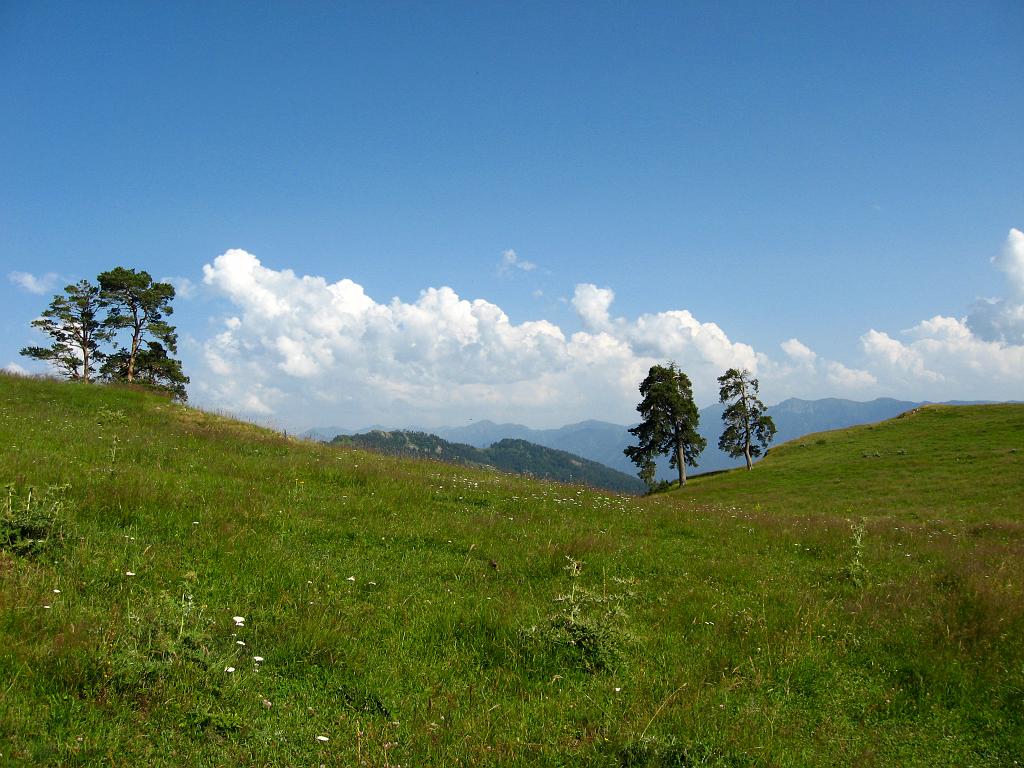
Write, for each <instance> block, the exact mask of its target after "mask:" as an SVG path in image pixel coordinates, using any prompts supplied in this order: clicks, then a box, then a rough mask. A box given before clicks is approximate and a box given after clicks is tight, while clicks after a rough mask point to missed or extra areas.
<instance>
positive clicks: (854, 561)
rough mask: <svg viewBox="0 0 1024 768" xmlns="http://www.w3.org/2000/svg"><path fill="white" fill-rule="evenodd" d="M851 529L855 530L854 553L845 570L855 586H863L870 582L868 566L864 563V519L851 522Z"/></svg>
mask: <svg viewBox="0 0 1024 768" xmlns="http://www.w3.org/2000/svg"><path fill="white" fill-rule="evenodd" d="M850 530H851V531H853V554H852V556H851V558H850V562H849V563H847V564H846V568H844V569H843V570H844V572H845V575H846V577H847V578H848V579H849V580H850V581H851V582H853V585H854V586H856V587H863V586H865V585H866V584H867V582H868V567H867V566H866V565H864V534H865V532H866V531H865V528H864V521H863V520H861V521H860V522H858V523H853V524H851V525H850Z"/></svg>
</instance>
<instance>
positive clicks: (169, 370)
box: [98, 267, 188, 393]
mask: <svg viewBox="0 0 1024 768" xmlns="http://www.w3.org/2000/svg"><path fill="white" fill-rule="evenodd" d="M98 280H99V283H100V298H101V300H102V302H103V305H104V306H105V307H108V308H109V310H108V313H107V317H106V320H104V325H105V326H106V327H107V329H108V330H109V331H110V332H111V335H113V334H115V333H117V332H118V331H121V330H127V331H128V344H127V345H123V346H121V347H120V348H119V349H118V350H117V352H115V353H114V354H113V355H111V356H110V360H108V362H107V365H105V366H104V369H103V373H104V375H106V376H107V377H108V378H111V379H117V380H121V381H127V382H134V381H135V380H136V379H139V378H141V380H142V381H144V382H146V383H154V382H155V381H160V382H162V384H163V385H166V386H164V387H163V388H167V389H171V390H172V391H176V392H180V393H184V384H185V383H187V382H188V378H187V377H185V376H184V374H182V373H181V362H180V361H178V360H175V359H173V358H171V357H170V355H172V354H177V352H178V346H177V344H178V335H177V333H176V332H175V329H174V326H173V325H170V324H169V323H168V322H166V321H165V320H164V316H165V315H170V314H172V313H173V312H174V308H173V307H172V306H171V301H172V300H173V299H174V286H173V285H171V284H170V283H156V282H153V278H152V277H151V276H150V274H149V273H148V272H146V271H141V272H136V271H135V270H134V269H125V268H124V267H117V268H115V269H112V270H109V271H107V272H103V273H101V274H100V275H99V277H98ZM144 344H145V346H144ZM140 374H141V376H140ZM175 387H177V389H175Z"/></svg>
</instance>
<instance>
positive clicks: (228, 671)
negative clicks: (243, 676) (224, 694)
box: [224, 667, 235, 674]
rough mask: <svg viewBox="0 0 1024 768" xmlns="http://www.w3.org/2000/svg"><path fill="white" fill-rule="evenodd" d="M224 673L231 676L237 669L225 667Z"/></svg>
mask: <svg viewBox="0 0 1024 768" xmlns="http://www.w3.org/2000/svg"><path fill="white" fill-rule="evenodd" d="M224 671H225V672H227V673H228V674H230V673H232V672H234V671H235V668H234V667H224Z"/></svg>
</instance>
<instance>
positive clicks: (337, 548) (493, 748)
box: [0, 376, 1024, 766]
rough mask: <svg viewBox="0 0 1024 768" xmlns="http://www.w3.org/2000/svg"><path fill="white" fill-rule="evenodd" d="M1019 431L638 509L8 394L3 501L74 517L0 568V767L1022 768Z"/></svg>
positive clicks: (792, 469)
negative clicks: (36, 553)
mask: <svg viewBox="0 0 1024 768" xmlns="http://www.w3.org/2000/svg"><path fill="white" fill-rule="evenodd" d="M933 413H936V414H938V415H937V416H936V417H935V418H936V420H935V421H934V423H933V422H932V421H930V420H931V419H932V418H933ZM944 419H945V420H944ZM920 425H925V426H929V429H928V430H922V429H919V428H918V427H919V426H920ZM950 425H954V426H956V429H952V430H943V431H944V436H942V437H941V439H937V443H941V445H943V446H946V447H945V448H943V450H945V451H948V453H946V454H945V456H946V458H945V459H943V460H942V461H938V460H937V459H938V456H937V454H936V451H935V450H934V449H929V450H928V451H927V452H925V451H924V450H921V453H919V452H918V450H919V447H920V448H921V449H923V448H924V447H926V443H925V442H924V441H925V440H926V439H928V438H927V436H926V434H925V433H926V432H928V433H929V434H931V433H933V432H934V429H932V427H934V426H940V427H948V426H950ZM1022 427H1024V409H1022V408H1003V409H1000V408H993V409H970V410H968V409H964V410H957V411H953V412H950V413H949V414H946V412H945V411H941V412H939V411H935V412H933V411H932V410H931V409H929V410H926V411H924V412H922V413H921V414H918V415H917V416H915V417H912V418H908V419H906V420H903V421H899V422H894V423H891V426H890V425H889V424H887V425H885V426H883V427H876V428H875V429H874V430H870V431H868V430H863V431H864V432H865V433H867V434H866V436H865V435H861V436H857V437H855V438H853V437H851V438H850V439H851V440H854V441H855V442H851V443H850V444H849V445H846V444H844V443H843V440H845V439H846V438H844V437H842V435H845V434H849V435H858V434H859V432H858V430H850V431H849V432H846V433H835V434H829V435H827V436H826V437H825V438H824V439H825V440H826V443H825V445H818V444H817V442H816V441H812V444H811V445H809V446H808V447H807V448H803V449H800V448H798V447H796V446H794V447H787V448H780V449H777V450H776V451H773V453H772V455H771V456H770V457H769V458H768V459H767V460H766V461H765V462H764V464H762V465H760V466H758V467H757V469H756V470H755V472H753V473H750V474H749V475H746V474H745V473H744V474H741V475H736V474H729V475H724V476H718V477H716V478H712V479H706V480H702V481H700V482H699V483H696V482H695V483H694V484H693V485H692V486H688V488H687V489H685V490H684V491H682V492H680V493H677V494H669V495H661V496H658V497H652V498H647V499H630V498H626V497H616V496H611V495H607V494H600V493H596V492H593V491H589V490H586V489H581V488H575V487H572V486H560V485H555V484H544V483H539V482H533V481H529V480H525V479H521V478H516V477H511V476H504V475H500V474H498V473H493V472H485V471H469V470H466V469H460V468H457V467H446V466H443V465H439V464H437V463H433V462H414V461H409V460H396V459H389V458H386V457H381V456H373V455H369V454H363V453H358V452H351V451H345V450H339V449H337V448H331V447H328V446H320V445H314V444H306V443H295V442H291V441H287V440H285V439H283V438H281V437H280V436H277V435H275V434H272V433H269V432H265V431H262V430H259V429H256V428H254V427H250V426H247V425H242V424H237V423H235V422H231V421H228V420H225V419H222V418H219V417H216V416H211V415H207V414H202V413H198V412H195V411H191V410H188V409H184V408H181V407H179V406H176V405H172V404H170V403H167V402H166V401H162V400H159V399H156V398H153V397H149V396H144V395H140V394H138V393H133V392H127V391H117V390H111V389H100V388H96V387H81V386H73V385H62V384H56V383H50V382H37V381H29V380H23V379H14V378H11V377H7V376H2V377H0V450H2V454H0V456H2V463H0V481H4V482H8V481H9V482H12V483H14V484H15V485H16V488H17V492H18V493H19V494H20V496H19V498H23V496H24V493H25V489H26V487H27V486H29V485H34V486H47V485H52V484H67V485H68V486H69V488H68V490H67V491H66V516H67V520H68V522H67V525H66V541H65V545H64V547H63V548H61V549H53V550H51V551H50V552H48V553H44V554H43V555H42V556H40V557H38V558H36V559H34V560H28V559H25V558H22V557H18V556H14V555H12V554H10V553H7V552H0V753H2V755H3V757H2V758H0V760H11V759H13V760H14V761H15V762H22V763H26V764H67V765H75V764H81V765H86V764H96V763H106V762H111V763H117V764H126V765H139V764H143V763H151V764H153V765H179V764H181V763H182V762H183V761H184V760H185V759H186V756H187V758H188V761H189V763H190V764H194V765H319V764H326V765H354V764H357V762H358V761H360V760H362V761H365V762H366V764H369V765H399V764H400V765H403V766H424V765H498V764H501V765H513V764H520V765H591V764H597V765H610V766H614V765H628V766H633V765H665V766H668V765H673V766H675V765H690V764H709V765H715V764H721V765H893V764H902V765H922V766H923V765H928V766H933V765H950V766H953V765H1005V764H1012V760H1013V759H1015V758H1019V755H1020V754H1021V752H1022V750H1024V733H1022V729H1024V721H1022V717H1024V715H1022V711H1024V650H1022V647H1021V643H1020V637H1021V633H1022V630H1024V589H1022V584H1024V519H1022V518H1024V513H1022V510H1021V507H1022V506H1024V505H1022V504H1021V501H1022V499H1024V471H1022V470H1024V463H1022V458H1024V456H1022V455H1024V445H1022V444H1021V443H1022V440H1024V438H1022V434H1024V429H1022ZM115 438H116V449H115V447H114V446H115ZM864 440H867V441H869V442H870V441H876V442H872V446H873V447H872V448H871V449H870V451H871V454H872V455H871V456H870V457H869V458H862V457H861V453H860V452H861V451H862V450H869V449H868V448H861V447H860V446H861V443H860V442H857V441H864ZM1014 447H1015V448H1016V453H1010V452H1009V451H1010V449H1011V448H1014ZM899 448H905V450H906V454H905V455H899V454H897V453H896V452H897V451H898V449H899ZM848 449H850V450H848ZM851 450H852V451H853V452H854V455H852V456H851ZM875 450H877V451H878V453H879V454H880V455H879V457H874V456H873V453H874V451H875ZM798 452H799V453H798ZM922 454H923V455H922ZM924 455H930V456H931V460H930V461H925V460H924ZM805 457H806V458H805ZM897 457H898V460H900V461H903V463H902V464H900V463H899V462H898V460H897ZM957 458H959V459H960V461H959V462H957V461H955V459H957ZM800 461H805V462H806V464H805V465H804V468H803V469H800V468H799V462H800ZM918 462H919V463H918ZM959 464H964V465H965V466H966V467H968V468H969V472H968V473H966V475H967V477H966V478H965V476H964V475H965V473H963V472H960V471H949V470H950V469H951V468H952V469H957V467H958V465H959ZM815 465H817V466H815ZM776 466H777V467H778V473H776V471H775V469H774V467H776ZM908 469H909V470H912V471H910V472H909V473H908V474H907V475H906V476H905V477H906V478H910V481H912V482H913V483H915V484H916V490H915V489H914V488H910V489H906V491H905V492H904V488H905V486H906V485H907V481H905V479H901V477H897V476H896V475H894V474H893V473H894V472H903V471H906V470H908ZM834 477H840V478H842V479H843V482H842V483H841V484H839V485H835V486H832V487H830V486H829V485H828V484H829V482H830V478H834ZM773 478H774V479H773ZM809 478H817V480H811V479H809ZM893 478H894V479H893ZM757 484H761V485H760V486H757ZM886 489H888V490H886ZM925 491H927V492H925ZM890 499H895V500H894V501H892V502H891V503H890V502H889V501H888V500H890ZM965 499H966V500H965ZM758 503H760V508H759V509H758V508H757V504H758ZM847 510H850V512H849V513H848V512H847ZM836 512H838V514H836ZM862 514H864V515H870V517H869V518H868V519H867V520H866V521H865V522H864V523H863V531H864V533H863V537H862V542H863V544H862V547H861V551H860V553H859V556H858V554H857V552H856V550H855V547H854V538H853V532H852V531H851V524H850V522H848V520H847V519H846V518H847V517H850V518H854V517H855V516H856V517H859V516H860V515H862ZM566 556H570V557H572V558H574V559H575V560H577V561H582V563H583V566H582V570H581V572H580V573H579V575H578V576H576V577H575V578H574V577H573V576H572V575H571V573H570V572H568V571H566V570H565V567H564V566H565V565H566V564H567V562H568V561H567V559H566ZM857 560H859V562H860V565H859V566H856V565H855V562H856V561H857ZM495 566H496V567H495ZM127 571H131V572H133V573H135V574H136V575H135V576H126V575H125V574H126V572H127ZM349 577H354V578H355V580H354V581H350V580H349ZM55 589H59V590H60V592H59V593H55V592H54V591H53V590H55ZM586 594H590V595H593V596H595V599H592V600H590V601H589V602H588V600H587V599H586V598H585V597H583V595H586ZM559 595H568V596H569V597H570V599H569V600H562V601H560V602H556V601H555V600H554V598H555V597H556V596H559ZM616 595H618V596H621V597H622V599H621V600H615V599H612V598H614V597H615V596H616ZM610 604H614V605H621V606H622V608H623V609H624V612H625V614H624V615H622V616H619V615H615V614H606V613H605V611H604V608H605V607H606V606H608V605H610ZM45 605H49V606H51V607H50V608H44V607H43V606H45ZM574 605H575V606H576V607H577V612H578V615H577V619H578V620H577V621H575V622H573V621H571V620H569V619H568V618H567V617H568V614H570V613H571V611H572V606H574ZM553 612H554V613H555V614H558V615H561V617H562V618H561V620H560V621H555V622H554V623H553V624H552V623H548V622H547V620H546V617H547V616H549V615H550V614H551V613H553ZM233 615H242V616H245V617H246V623H245V627H244V628H236V627H235V626H234V623H233V622H232V619H231V617H232V616H233ZM533 626H539V627H541V628H542V630H541V631H538V632H534V633H532V634H531V633H530V632H529V629H530V628H531V627H533ZM545 627H547V630H544V629H543V628H545ZM559 628H561V629H559ZM569 633H572V636H573V637H575V638H576V639H577V640H578V641H579V644H577V645H576V646H572V645H568V644H566V643H564V642H563V641H564V639H565V638H566V637H567V636H569ZM238 640H242V641H243V642H245V643H246V645H245V646H240V645H237V641H238ZM616 646H618V647H619V648H620V649H621V654H620V655H619V656H618V657H615V656H614V654H613V653H612V651H613V650H614V647H616ZM254 654H255V655H260V656H263V657H265V661H264V662H263V663H262V664H261V665H255V664H254V663H253V662H252V660H251V656H252V655H254ZM602 662H606V664H605V665H604V666H602ZM228 666H233V667H235V669H236V671H235V672H234V673H226V672H225V671H224V669H225V667H228ZM264 702H267V703H269V704H270V706H269V707H268V706H266V704H265V703H264ZM317 735H325V736H328V737H329V738H330V741H328V742H321V741H317V740H316V738H315V737H316V736H317Z"/></svg>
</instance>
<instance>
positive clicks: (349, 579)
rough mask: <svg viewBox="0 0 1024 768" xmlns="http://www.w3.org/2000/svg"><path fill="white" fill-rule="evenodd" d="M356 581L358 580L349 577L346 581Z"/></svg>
mask: <svg viewBox="0 0 1024 768" xmlns="http://www.w3.org/2000/svg"><path fill="white" fill-rule="evenodd" d="M355 580H356V577H355V576H349V577H348V578H347V579H345V581H355Z"/></svg>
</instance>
